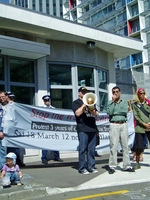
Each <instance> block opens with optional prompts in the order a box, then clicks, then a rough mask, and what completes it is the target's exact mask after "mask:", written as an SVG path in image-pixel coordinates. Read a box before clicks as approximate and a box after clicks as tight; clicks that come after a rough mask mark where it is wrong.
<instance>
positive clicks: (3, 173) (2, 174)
mask: <svg viewBox="0 0 150 200" xmlns="http://www.w3.org/2000/svg"><path fill="white" fill-rule="evenodd" d="M4 175H5V171H4V170H3V171H2V173H1V176H0V178H3V177H4Z"/></svg>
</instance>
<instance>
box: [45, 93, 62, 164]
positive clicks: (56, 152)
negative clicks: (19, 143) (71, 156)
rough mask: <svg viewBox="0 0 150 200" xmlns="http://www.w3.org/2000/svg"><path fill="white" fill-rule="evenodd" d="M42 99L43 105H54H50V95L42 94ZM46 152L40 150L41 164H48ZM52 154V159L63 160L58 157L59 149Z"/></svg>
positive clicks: (50, 106)
mask: <svg viewBox="0 0 150 200" xmlns="http://www.w3.org/2000/svg"><path fill="white" fill-rule="evenodd" d="M42 100H43V102H44V107H47V108H55V107H53V106H52V105H51V97H50V95H44V96H43V97H42ZM47 153H48V150H42V157H41V160H42V163H43V164H48V160H47ZM53 155H54V159H53V160H54V161H59V162H63V160H62V159H61V158H60V155H59V151H53Z"/></svg>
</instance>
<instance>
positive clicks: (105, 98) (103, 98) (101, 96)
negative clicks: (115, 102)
mask: <svg viewBox="0 0 150 200" xmlns="http://www.w3.org/2000/svg"><path fill="white" fill-rule="evenodd" d="M99 99H100V105H99V107H100V111H101V112H102V111H103V112H106V110H107V103H108V94H107V93H105V92H99Z"/></svg>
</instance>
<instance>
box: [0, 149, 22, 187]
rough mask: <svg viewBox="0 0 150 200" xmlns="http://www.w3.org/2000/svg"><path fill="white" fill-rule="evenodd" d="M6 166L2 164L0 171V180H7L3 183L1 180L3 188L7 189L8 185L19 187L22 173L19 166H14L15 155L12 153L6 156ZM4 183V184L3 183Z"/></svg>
mask: <svg viewBox="0 0 150 200" xmlns="http://www.w3.org/2000/svg"><path fill="white" fill-rule="evenodd" d="M5 158H6V164H4V166H3V168H2V170H1V176H0V178H1V179H5V178H7V179H6V180H5V181H7V183H6V182H5V181H4V180H2V183H3V184H4V185H3V186H5V187H8V186H10V184H13V185H14V184H15V185H17V186H21V185H22V183H21V181H20V179H21V178H22V176H23V175H22V172H21V171H20V168H19V165H17V164H16V155H15V154H14V153H12V152H10V153H8V154H7V155H6V156H5ZM4 182H5V183H4Z"/></svg>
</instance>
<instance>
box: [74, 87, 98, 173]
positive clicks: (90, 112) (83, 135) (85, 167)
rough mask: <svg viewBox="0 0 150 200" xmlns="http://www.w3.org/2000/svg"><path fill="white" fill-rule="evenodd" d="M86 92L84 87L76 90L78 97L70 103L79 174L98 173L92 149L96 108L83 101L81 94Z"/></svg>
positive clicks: (94, 139)
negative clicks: (73, 119) (77, 151)
mask: <svg viewBox="0 0 150 200" xmlns="http://www.w3.org/2000/svg"><path fill="white" fill-rule="evenodd" d="M86 93H87V89H86V88H85V87H80V88H79V90H78V97H79V98H78V99H76V100H75V101H74V102H73V104H72V109H73V112H74V114H75V117H76V123H77V127H76V129H77V133H78V139H79V168H78V171H79V173H81V174H85V175H86V174H89V173H98V171H97V170H95V158H94V151H95V146H96V133H97V127H96V120H95V117H97V116H98V111H97V109H96V108H94V109H90V108H88V107H87V106H86V105H85V104H84V103H83V96H84V95H85V94H86Z"/></svg>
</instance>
